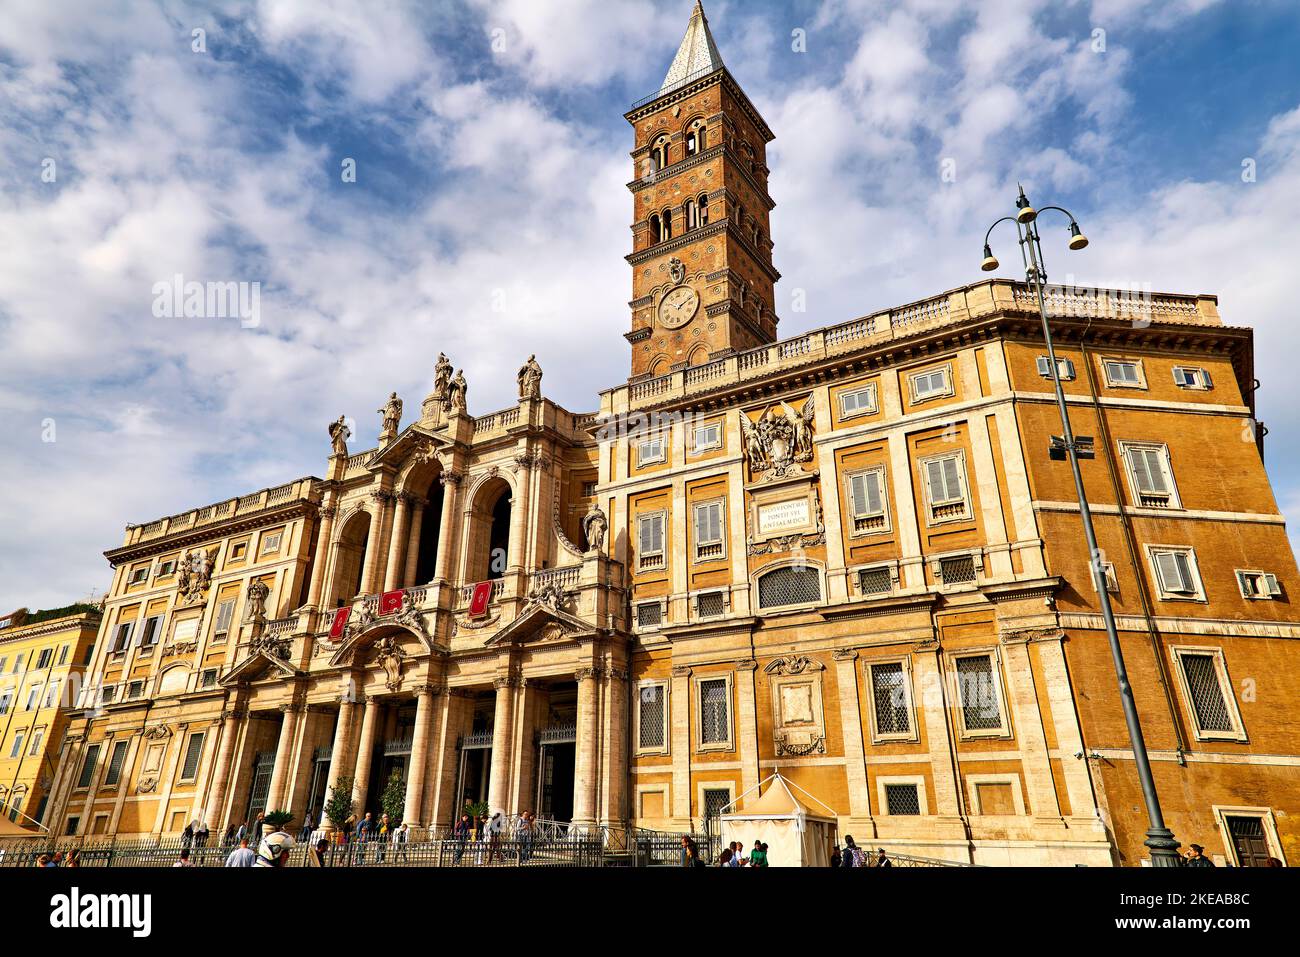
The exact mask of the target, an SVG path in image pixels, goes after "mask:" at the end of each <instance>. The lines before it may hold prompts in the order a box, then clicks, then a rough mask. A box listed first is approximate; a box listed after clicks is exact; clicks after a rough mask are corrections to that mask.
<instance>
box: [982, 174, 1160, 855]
mask: <svg viewBox="0 0 1300 957" xmlns="http://www.w3.org/2000/svg"><path fill="white" fill-rule="evenodd" d="M1016 207H1017V211H1016V215H1015V216H1004V217H1002V219H999V220H998V221H997V222H995V223H994V224H993V225H992V226H990V227H989V229H988V232H987V233H985V234H984V262H983V263H982V264H981V267H980V268H981V269H983V270H984V271H985V272H991V271H992V270H994V269H997V268H998V261H997V259H996V258H995V257H994V255H993V250H992V249H991V248H990V246H989V236H990V235H991V234H992V232H993V230H994V228H996V227H997V226H998V224H999V223H1003V222H1006V221H1007V220H1011V221H1013V222H1014V223H1015V224H1016V232H1017V233H1018V234H1019V236H1020V253H1021V257H1022V258H1023V259H1024V262H1025V275H1026V278H1027V279H1028V281H1029V283H1030V284H1031V285H1032V286H1033V287H1034V293H1035V297H1036V298H1037V300H1038V314H1039V316H1040V317H1041V318H1042V320H1043V339H1044V340H1045V341H1046V343H1047V361H1048V364H1049V365H1050V366H1051V370H1052V385H1053V387H1054V388H1055V390H1056V405H1057V408H1058V409H1059V411H1060V413H1061V428H1062V430H1063V432H1064V435H1063V437H1062V438H1059V439H1058V438H1054V439H1053V442H1052V451H1053V453H1059V452H1060V451H1062V450H1063V451H1064V452H1065V455H1066V457H1067V458H1069V460H1070V469H1071V471H1072V472H1073V473H1074V491H1075V495H1076V496H1077V497H1078V499H1079V514H1080V516H1081V517H1082V519H1083V534H1084V537H1085V538H1086V539H1087V540H1088V556H1089V561H1088V566H1089V568H1090V570H1091V572H1092V581H1093V587H1094V588H1095V589H1096V590H1097V596H1098V597H1099V598H1100V600H1101V617H1102V620H1103V621H1104V622H1105V624H1106V638H1107V640H1109V642H1110V655H1111V658H1112V660H1113V661H1114V663H1115V679H1116V681H1117V682H1118V683H1119V697H1120V702H1121V703H1122V704H1123V706H1124V723H1125V724H1126V725H1127V726H1128V737H1129V743H1130V744H1131V745H1132V747H1133V760H1134V763H1135V764H1136V765H1137V773H1138V780H1139V781H1140V782H1141V784H1142V797H1143V799H1144V800H1145V801H1146V806H1147V819H1148V824H1149V826H1148V827H1147V838H1146V841H1144V842H1143V843H1145V844H1146V846H1147V848H1148V849H1149V850H1150V852H1151V864H1152V866H1154V867H1177V866H1179V864H1181V863H1182V861H1181V858H1180V857H1179V856H1178V841H1176V840H1175V839H1174V835H1173V832H1172V831H1170V830H1169V828H1168V827H1166V826H1165V819H1164V814H1163V813H1162V812H1161V810H1160V798H1159V796H1158V795H1157V794H1156V783H1155V780H1154V778H1152V776H1151V759H1150V757H1149V756H1148V755H1147V747H1146V741H1145V739H1144V738H1143V736H1142V722H1141V721H1140V720H1139V719H1138V713H1137V706H1136V705H1135V704H1134V702H1133V686H1132V685H1131V684H1129V680H1128V670H1127V669H1126V668H1125V667H1124V651H1123V649H1122V648H1120V644H1119V633H1118V632H1117V631H1116V629H1115V613H1114V611H1113V610H1112V609H1111V606H1110V592H1108V591H1107V590H1106V573H1105V568H1104V566H1103V564H1102V558H1101V550H1100V549H1099V548H1098V547H1097V533H1096V531H1095V530H1094V529H1093V525H1092V510H1091V509H1090V508H1089V507H1088V497H1087V495H1086V493H1085V492H1084V488H1083V473H1082V472H1081V471H1080V470H1079V459H1080V457H1081V456H1082V457H1085V458H1092V454H1093V453H1092V441H1091V439H1088V438H1086V437H1084V436H1080V437H1079V438H1078V439H1076V438H1075V435H1074V430H1073V429H1072V428H1071V426H1070V413H1069V410H1068V409H1067V407H1066V404H1065V392H1064V391H1063V390H1062V388H1061V376H1060V370H1059V369H1058V367H1057V364H1056V350H1055V348H1054V347H1053V345H1052V327H1051V325H1050V324H1049V323H1048V321H1047V303H1046V301H1045V300H1044V298H1043V284H1044V283H1046V282H1047V272H1046V270H1045V268H1044V265H1043V247H1042V243H1041V241H1040V239H1039V235H1038V223H1037V220H1038V211H1036V210H1035V209H1034V208H1033V207H1032V206H1031V205H1029V200H1028V198H1027V197H1026V196H1025V191H1024V189H1023V188H1022V189H1021V190H1020V195H1019V197H1017V199H1016ZM1049 209H1052V210H1056V211H1058V212H1061V213H1064V214H1065V215H1066V216H1067V217H1069V220H1070V244H1069V245H1070V248H1071V249H1082V248H1083V247H1085V246H1087V245H1088V239H1087V237H1086V236H1084V235H1083V233H1082V232H1081V231H1080V230H1079V224H1078V222H1077V221H1076V220H1075V218H1074V216H1073V215H1072V214H1071V213H1070V211H1069V210H1067V209H1064V208H1062V207H1060V206H1045V207H1043V210H1042V211H1043V212H1046V211H1047V210H1049ZM1085 760H1086V759H1085Z"/></svg>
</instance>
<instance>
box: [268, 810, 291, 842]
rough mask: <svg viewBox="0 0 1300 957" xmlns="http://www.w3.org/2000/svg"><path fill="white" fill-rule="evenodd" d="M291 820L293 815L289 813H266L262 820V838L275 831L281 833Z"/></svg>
mask: <svg viewBox="0 0 1300 957" xmlns="http://www.w3.org/2000/svg"><path fill="white" fill-rule="evenodd" d="M292 820H293V814H292V813H290V812H289V811H268V812H267V814H266V816H265V817H264V818H262V836H263V837H265V836H266V835H267V834H274V833H275V832H276V831H283V830H284V829H285V828H286V827H287V826H288V824H289V822H290V821H292Z"/></svg>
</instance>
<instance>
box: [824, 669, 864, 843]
mask: <svg viewBox="0 0 1300 957" xmlns="http://www.w3.org/2000/svg"><path fill="white" fill-rule="evenodd" d="M831 657H832V658H833V659H834V660H835V679H836V685H837V690H838V693H839V699H840V734H841V736H842V738H843V740H844V771H845V776H846V777H847V779H848V787H849V816H850V817H852V818H853V819H854V820H864V821H866V820H870V819H871V792H870V791H869V790H868V789H867V760H866V749H865V748H864V747H863V741H862V728H863V723H862V708H861V707H860V705H859V701H860V698H859V695H858V653H857V652H856V651H853V650H852V649H845V650H841V651H837V652H835V653H834V654H833V655H832V656H831Z"/></svg>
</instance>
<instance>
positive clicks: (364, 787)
mask: <svg viewBox="0 0 1300 957" xmlns="http://www.w3.org/2000/svg"><path fill="white" fill-rule="evenodd" d="M383 707H384V706H383V704H382V703H381V702H380V701H379V699H378V698H375V697H373V696H367V697H366V706H365V710H364V711H362V713H361V735H360V737H359V738H358V739H357V774H356V777H355V778H354V779H353V781H352V801H353V803H354V804H356V806H357V819H358V820H360V819H361V818H362V817H364V816H365V813H366V810H367V808H366V799H367V798H368V797H369V796H370V795H369V790H370V765H371V763H372V761H373V760H374V756H375V737H376V735H378V734H379V723H380V722H379V714H380V712H381V711H382V710H383ZM376 817H378V815H376Z"/></svg>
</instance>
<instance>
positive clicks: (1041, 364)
mask: <svg viewBox="0 0 1300 957" xmlns="http://www.w3.org/2000/svg"><path fill="white" fill-rule="evenodd" d="M1038 374H1039V375H1040V376H1042V377H1043V378H1044V379H1050V378H1051V377H1052V360H1051V358H1050V357H1048V356H1039V357H1038ZM1056 374H1057V376H1058V377H1060V379H1061V380H1062V381H1068V380H1070V379H1073V378H1074V363H1073V362H1072V361H1071V360H1069V359H1062V358H1060V357H1059V356H1058V357H1057V360H1056Z"/></svg>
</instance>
